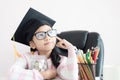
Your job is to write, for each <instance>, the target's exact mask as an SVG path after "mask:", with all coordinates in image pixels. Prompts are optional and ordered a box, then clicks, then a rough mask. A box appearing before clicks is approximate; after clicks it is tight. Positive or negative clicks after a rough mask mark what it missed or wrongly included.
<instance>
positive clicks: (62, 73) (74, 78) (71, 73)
mask: <svg viewBox="0 0 120 80" xmlns="http://www.w3.org/2000/svg"><path fill="white" fill-rule="evenodd" d="M75 52H76V48H75V47H74V46H70V47H69V48H68V57H64V58H61V63H60V65H59V66H58V69H57V71H58V75H59V77H60V78H61V79H62V80H78V64H77V58H76V53H75Z"/></svg>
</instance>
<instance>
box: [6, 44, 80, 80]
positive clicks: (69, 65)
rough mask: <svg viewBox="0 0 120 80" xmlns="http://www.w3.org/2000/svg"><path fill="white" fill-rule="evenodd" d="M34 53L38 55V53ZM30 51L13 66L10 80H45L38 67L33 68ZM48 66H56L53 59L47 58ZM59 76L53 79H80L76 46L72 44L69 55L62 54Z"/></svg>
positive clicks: (58, 68)
mask: <svg viewBox="0 0 120 80" xmlns="http://www.w3.org/2000/svg"><path fill="white" fill-rule="evenodd" d="M34 55H38V54H37V53H36V54H34ZM32 56H33V55H32V54H30V53H27V54H23V56H22V57H21V58H18V59H17V61H16V62H15V64H14V65H13V66H12V67H11V69H10V72H9V79H8V80H44V79H43V76H42V75H40V72H39V71H38V70H36V69H32V68H31V57H32ZM47 62H48V68H49V69H52V68H55V67H54V66H53V64H52V61H51V59H48V60H47ZM57 74H58V76H57V77H56V78H55V79H53V80H78V64H77V58H76V54H75V47H73V46H70V47H69V49H68V57H65V56H61V61H60V64H59V66H58V67H57Z"/></svg>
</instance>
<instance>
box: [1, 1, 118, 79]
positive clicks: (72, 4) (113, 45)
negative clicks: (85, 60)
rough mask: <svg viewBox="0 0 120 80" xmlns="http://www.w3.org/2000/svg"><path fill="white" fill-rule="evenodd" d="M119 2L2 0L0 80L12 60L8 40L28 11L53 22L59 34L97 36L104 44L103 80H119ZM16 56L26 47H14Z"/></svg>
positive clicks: (17, 44)
mask: <svg viewBox="0 0 120 80" xmlns="http://www.w3.org/2000/svg"><path fill="white" fill-rule="evenodd" d="M119 4H120V0H2V1H0V37H1V38H0V79H1V80H6V79H7V74H8V70H9V69H10V67H11V66H12V65H13V64H14V61H15V56H14V50H13V44H14V43H13V42H12V41H11V37H12V36H13V34H14V32H15V30H16V29H17V27H18V25H19V24H20V22H21V20H22V19H23V17H24V15H25V14H26V12H27V11H28V9H29V8H30V7H32V8H34V9H36V10H38V11H40V12H41V13H43V14H45V15H47V16H49V17H51V18H53V19H54V20H56V24H55V25H54V28H56V29H57V30H58V32H61V31H68V30H88V31H90V32H92V31H93V32H98V33H99V34H100V35H101V37H102V39H103V42H104V47H105V60H104V75H105V76H104V80H120V77H119V76H120V62H119V59H120V58H119V57H120V55H119V52H120V51H119V48H120V47H119V45H120V36H119V34H120V29H119V27H120V5H119ZM15 45H16V48H17V50H18V51H19V52H20V53H24V52H26V51H29V48H28V47H27V46H24V45H22V44H19V43H15Z"/></svg>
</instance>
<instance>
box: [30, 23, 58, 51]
mask: <svg viewBox="0 0 120 80" xmlns="http://www.w3.org/2000/svg"><path fill="white" fill-rule="evenodd" d="M51 30H52V29H51V27H50V26H48V25H43V26H41V27H40V28H38V29H37V30H36V32H35V35H34V36H33V39H32V41H30V46H31V48H33V49H34V48H36V49H37V50H38V51H39V52H46V51H50V50H52V49H53V48H54V47H55V44H56V37H55V36H52V37H51V36H49V35H48V33H51V34H52V33H53V34H54V31H51ZM44 36H45V37H44Z"/></svg>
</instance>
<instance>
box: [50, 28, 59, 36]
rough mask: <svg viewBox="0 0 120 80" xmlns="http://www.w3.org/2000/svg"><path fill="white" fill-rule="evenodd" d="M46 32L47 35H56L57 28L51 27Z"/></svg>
mask: <svg viewBox="0 0 120 80" xmlns="http://www.w3.org/2000/svg"><path fill="white" fill-rule="evenodd" d="M48 34H49V36H56V35H57V30H55V29H52V30H50V31H48Z"/></svg>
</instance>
